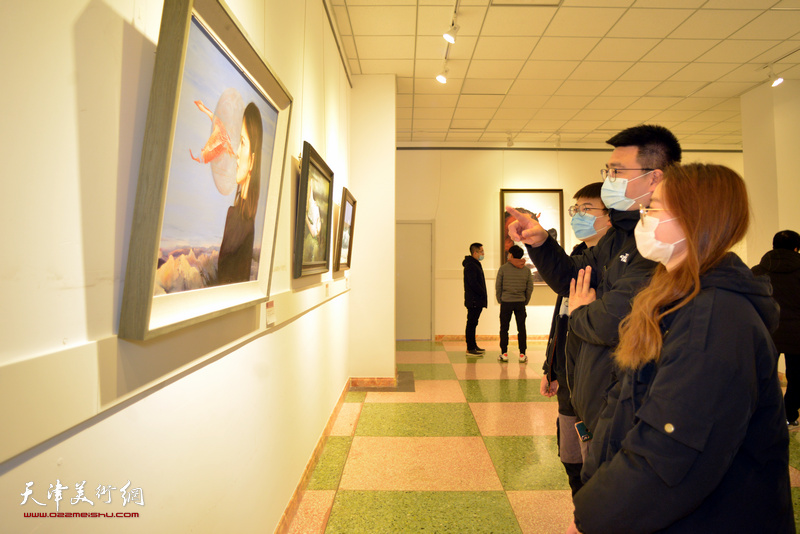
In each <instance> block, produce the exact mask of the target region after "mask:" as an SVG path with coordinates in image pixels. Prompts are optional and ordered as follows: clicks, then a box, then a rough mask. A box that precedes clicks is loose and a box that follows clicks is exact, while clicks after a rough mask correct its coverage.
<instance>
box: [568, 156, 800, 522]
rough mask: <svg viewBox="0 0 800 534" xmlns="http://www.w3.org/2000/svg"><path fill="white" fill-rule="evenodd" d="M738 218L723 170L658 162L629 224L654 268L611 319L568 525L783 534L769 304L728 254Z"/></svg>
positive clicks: (742, 223) (734, 184)
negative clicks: (610, 373)
mask: <svg viewBox="0 0 800 534" xmlns="http://www.w3.org/2000/svg"><path fill="white" fill-rule="evenodd" d="M748 222H749V206H748V200H747V191H746V189H745V184H744V181H743V180H742V179H741V177H740V176H739V175H738V174H736V173H735V172H734V171H732V170H731V169H729V168H727V167H724V166H721V165H703V164H690V165H684V166H671V167H669V168H667V169H665V171H664V180H663V181H662V182H661V183H660V184H659V185H658V186H657V187H656V189H655V192H654V193H653V197H652V199H651V202H650V207H649V208H643V209H642V213H641V219H640V221H639V223H638V226H637V228H636V233H635V235H636V244H637V248H638V249H639V252H640V253H641V254H642V255H643V256H644V257H646V258H648V259H651V260H654V261H657V262H659V263H660V265H659V266H658V268H657V269H656V272H655V274H654V275H653V278H652V279H651V281H650V284H649V285H648V286H647V287H646V288H645V289H644V290H642V291H641V292H640V293H639V294H638V295H637V296H636V298H635V299H634V300H633V306H632V310H631V313H630V315H629V316H628V317H627V318H625V319H624V320H623V321H622V323H621V324H620V343H619V346H618V348H617V351H616V353H615V363H616V366H617V370H618V378H619V380H618V382H617V384H616V385H615V386H614V388H613V389H612V390H611V391H610V392H609V395H608V398H607V405H606V408H605V410H604V411H603V413H602V416H601V419H600V422H599V423H598V425H597V429H596V432H595V434H594V438H593V439H592V441H591V442H590V450H589V457H588V459H587V461H586V462H585V464H584V471H583V478H584V480H585V481H586V484H585V485H584V486H583V488H582V489H581V490H580V491H579V492H578V493H577V495H576V496H575V498H574V504H575V522H574V523H573V524H572V525H571V526H570V528H569V529H568V532H576V531H577V532H586V533H596V532H597V533H599V532H614V533H621V532H656V531H657V532H681V533H684V532H771V533H775V532H781V533H782V532H795V526H794V516H793V513H792V500H791V492H790V487H789V472H788V432H787V428H786V416H785V412H784V408H783V402H782V397H781V390H780V386H779V383H778V377H777V353H776V351H775V347H774V345H773V343H772V341H771V338H770V334H769V332H770V329H772V328H774V327H775V325H777V320H778V309H777V306H776V304H775V302H774V301H773V300H772V298H771V296H770V295H771V287H770V285H769V282H768V281H767V280H766V279H765V278H761V277H759V278H755V277H754V276H753V275H752V274H751V272H750V270H749V269H748V268H747V266H746V265H745V264H744V263H743V262H742V261H741V260H740V259H739V257H738V256H736V255H735V254H734V253H732V252H730V249H731V247H732V246H733V245H735V244H736V243H737V242H739V241H741V240H742V239H743V238H744V236H745V233H746V232H747V227H748ZM584 278H588V276H585V273H581V274H580V275H579V277H578V279H577V280H576V282H575V284H574V285H575V289H574V292H575V293H576V295H578V296H579V299H578V300H580V301H581V302H586V301H587V300H591V290H590V289H589V288H588V280H584ZM581 299H582V300H581Z"/></svg>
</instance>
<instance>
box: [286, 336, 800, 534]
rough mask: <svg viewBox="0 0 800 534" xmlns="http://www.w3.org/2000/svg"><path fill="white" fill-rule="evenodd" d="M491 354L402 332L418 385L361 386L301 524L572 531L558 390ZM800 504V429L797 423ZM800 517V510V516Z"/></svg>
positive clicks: (533, 363) (538, 355) (305, 498)
mask: <svg viewBox="0 0 800 534" xmlns="http://www.w3.org/2000/svg"><path fill="white" fill-rule="evenodd" d="M483 345H484V347H485V348H486V349H489V350H487V352H486V354H485V356H484V357H483V358H473V357H471V356H469V357H468V355H467V354H466V353H465V345H464V343H463V342H398V343H397V367H398V370H399V371H401V372H402V371H411V372H413V374H414V391H413V392H350V393H348V394H347V398H346V401H345V404H344V405H343V407H342V409H341V411H340V413H339V416H338V418H337V420H336V422H335V424H334V428H333V431H332V432H331V436H330V437H329V438H328V439H327V441H326V443H325V447H324V449H323V453H322V457H321V458H320V461H319V462H318V464H317V467H316V469H315V471H314V473H313V476H312V478H311V481H310V482H309V484H308V487H307V488H306V491H305V492H304V493H303V495H302V499H301V502H300V508H299V511H298V514H297V516H296V517H295V519H294V521H293V522H292V524H291V528H290V532H293V533H308V532H326V533H338V532H341V533H348V534H353V533H359V532H364V533H370V534H373V533H377V532H392V533H394V532H422V531H424V532H502V533H512V532H524V533H536V534H547V533H551V532H552V533H563V532H564V530H565V529H566V527H567V525H568V524H569V522H570V520H571V517H572V503H571V497H570V491H569V486H568V484H567V478H566V474H565V473H564V469H563V466H562V465H561V463H560V461H559V458H558V456H557V453H556V436H555V430H556V426H555V419H556V414H557V405H556V402H555V398H553V399H548V398H546V397H543V396H541V395H540V394H539V381H540V379H541V376H542V375H541V364H542V361H543V359H544V355H543V354H544V344H543V343H534V344H532V345H530V346H529V347H528V357H529V361H528V363H527V364H520V363H519V362H518V361H517V352H516V351H513V349H514V348H515V347H509V348H510V349H511V352H509V356H510V357H509V360H510V361H509V362H508V363H500V362H498V361H497V356H498V354H499V351H498V350H491V349H492V348H495V349H497V348H496V347H491V346H489V344H488V342H485V343H483ZM791 437H792V440H791V464H792V466H793V467H791V468H790V469H791V471H792V485H793V486H798V487H797V488H794V487H793V489H792V491H793V495H794V498H795V510H796V511H797V510H800V471H798V468H800V432H792V433H791ZM798 525H799V526H800V522H799V523H798Z"/></svg>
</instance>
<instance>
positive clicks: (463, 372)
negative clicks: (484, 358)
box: [453, 359, 542, 380]
mask: <svg viewBox="0 0 800 534" xmlns="http://www.w3.org/2000/svg"><path fill="white" fill-rule="evenodd" d="M494 363H495V364H496V365H489V364H488V363H483V362H481V363H454V364H453V371H455V373H456V377H457V378H458V379H459V380H498V379H499V380H505V379H509V380H519V379H530V380H540V379H541V378H542V369H541V365H536V364H532V363H531V362H530V361H529V362H528V363H522V364H521V363H519V362H518V361H515V360H512V359H509V362H508V363H500V362H498V361H496V360H495V362H494Z"/></svg>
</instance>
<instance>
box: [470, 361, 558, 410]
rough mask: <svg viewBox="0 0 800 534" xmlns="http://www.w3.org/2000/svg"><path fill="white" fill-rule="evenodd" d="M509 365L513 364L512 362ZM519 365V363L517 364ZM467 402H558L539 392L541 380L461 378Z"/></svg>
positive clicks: (554, 398)
mask: <svg viewBox="0 0 800 534" xmlns="http://www.w3.org/2000/svg"><path fill="white" fill-rule="evenodd" d="M507 365H513V364H511V363H509V364H507ZM517 365H518V364H517ZM459 382H460V383H461V389H462V390H463V391H464V396H465V397H466V398H467V402H557V400H558V399H556V397H549V398H548V397H545V396H544V395H542V394H541V393H539V382H540V381H539V380H536V379H530V380H460V381H459Z"/></svg>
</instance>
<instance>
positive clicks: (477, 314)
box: [465, 306, 483, 350]
mask: <svg viewBox="0 0 800 534" xmlns="http://www.w3.org/2000/svg"><path fill="white" fill-rule="evenodd" d="M482 311H483V308H482V307H480V306H475V307H467V330H466V332H465V337H466V338H467V350H472V349H477V348H478V342H477V341H475V329H476V328H478V319H480V318H481V312H482Z"/></svg>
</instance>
